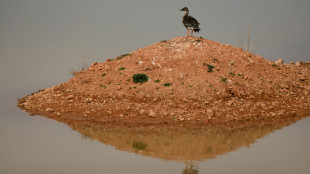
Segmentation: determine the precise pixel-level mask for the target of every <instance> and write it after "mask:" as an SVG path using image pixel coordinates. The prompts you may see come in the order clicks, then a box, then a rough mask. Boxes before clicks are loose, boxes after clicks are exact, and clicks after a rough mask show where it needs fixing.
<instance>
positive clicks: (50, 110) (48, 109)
mask: <svg viewBox="0 0 310 174" xmlns="http://www.w3.org/2000/svg"><path fill="white" fill-rule="evenodd" d="M45 111H46V112H54V109H52V108H46V109H45Z"/></svg>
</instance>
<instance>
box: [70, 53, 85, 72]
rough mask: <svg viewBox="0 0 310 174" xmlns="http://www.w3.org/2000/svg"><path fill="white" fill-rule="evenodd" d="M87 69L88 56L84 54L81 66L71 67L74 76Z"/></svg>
mask: <svg viewBox="0 0 310 174" xmlns="http://www.w3.org/2000/svg"><path fill="white" fill-rule="evenodd" d="M87 69H88V64H87V60H86V56H84V57H83V63H82V66H81V68H78V69H74V68H70V69H69V71H70V74H71V75H72V76H75V75H77V74H79V73H80V72H82V71H85V70H87Z"/></svg>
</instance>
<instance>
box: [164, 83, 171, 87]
mask: <svg viewBox="0 0 310 174" xmlns="http://www.w3.org/2000/svg"><path fill="white" fill-rule="evenodd" d="M171 85H172V83H165V84H164V86H166V87H169V86H171Z"/></svg>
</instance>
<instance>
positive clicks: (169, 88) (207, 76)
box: [18, 37, 310, 124]
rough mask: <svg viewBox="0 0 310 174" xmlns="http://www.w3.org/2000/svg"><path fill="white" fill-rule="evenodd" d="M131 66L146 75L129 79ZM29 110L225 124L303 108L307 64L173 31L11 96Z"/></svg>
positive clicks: (308, 109) (309, 107)
mask: <svg viewBox="0 0 310 174" xmlns="http://www.w3.org/2000/svg"><path fill="white" fill-rule="evenodd" d="M134 74H145V75H147V76H148V81H147V82H145V83H142V84H140V83H134V81H133V78H132V77H133V75H134ZM18 106H19V107H20V108H22V109H24V110H26V111H27V112H29V113H30V114H31V115H43V116H48V117H51V118H54V119H57V120H60V119H62V120H63V119H69V120H88V121H95V122H100V123H117V124H231V123H236V124H238V123H241V122H242V123H244V122H253V121H260V120H264V121H266V120H267V121H268V120H270V121H272V120H276V119H283V118H287V117H296V116H297V117H304V116H309V115H310V64H309V62H308V63H301V62H296V63H289V64H286V63H283V62H282V61H281V60H279V61H277V62H273V61H269V60H266V59H264V58H263V57H261V56H258V55H253V54H251V53H249V52H246V51H243V50H242V49H241V48H237V47H232V46H230V45H228V44H221V43H218V42H215V41H211V40H207V39H204V38H198V37H176V38H174V39H171V40H165V41H161V42H157V43H155V44H153V45H150V46H147V47H144V48H139V49H137V50H136V51H134V52H131V53H129V54H128V55H122V56H119V57H116V58H114V59H112V60H111V59H108V60H107V61H106V62H104V63H93V64H92V65H91V66H90V67H89V69H87V70H85V71H81V72H78V73H76V74H75V76H74V77H73V78H72V79H70V80H69V81H67V82H64V83H62V84H59V85H56V86H53V87H51V88H48V89H42V90H40V91H38V92H35V93H33V94H31V95H28V96H26V97H23V98H21V99H19V102H18Z"/></svg>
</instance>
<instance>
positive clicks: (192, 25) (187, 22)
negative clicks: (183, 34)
mask: <svg viewBox="0 0 310 174" xmlns="http://www.w3.org/2000/svg"><path fill="white" fill-rule="evenodd" d="M180 11H185V15H184V16H183V24H184V26H185V28H186V29H187V37H188V35H189V30H191V36H192V35H193V31H194V32H198V33H199V30H200V28H199V22H198V21H197V20H196V19H195V18H193V17H191V16H189V15H188V13H189V10H188V8H187V7H184V8H182V9H181V10H180Z"/></svg>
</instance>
